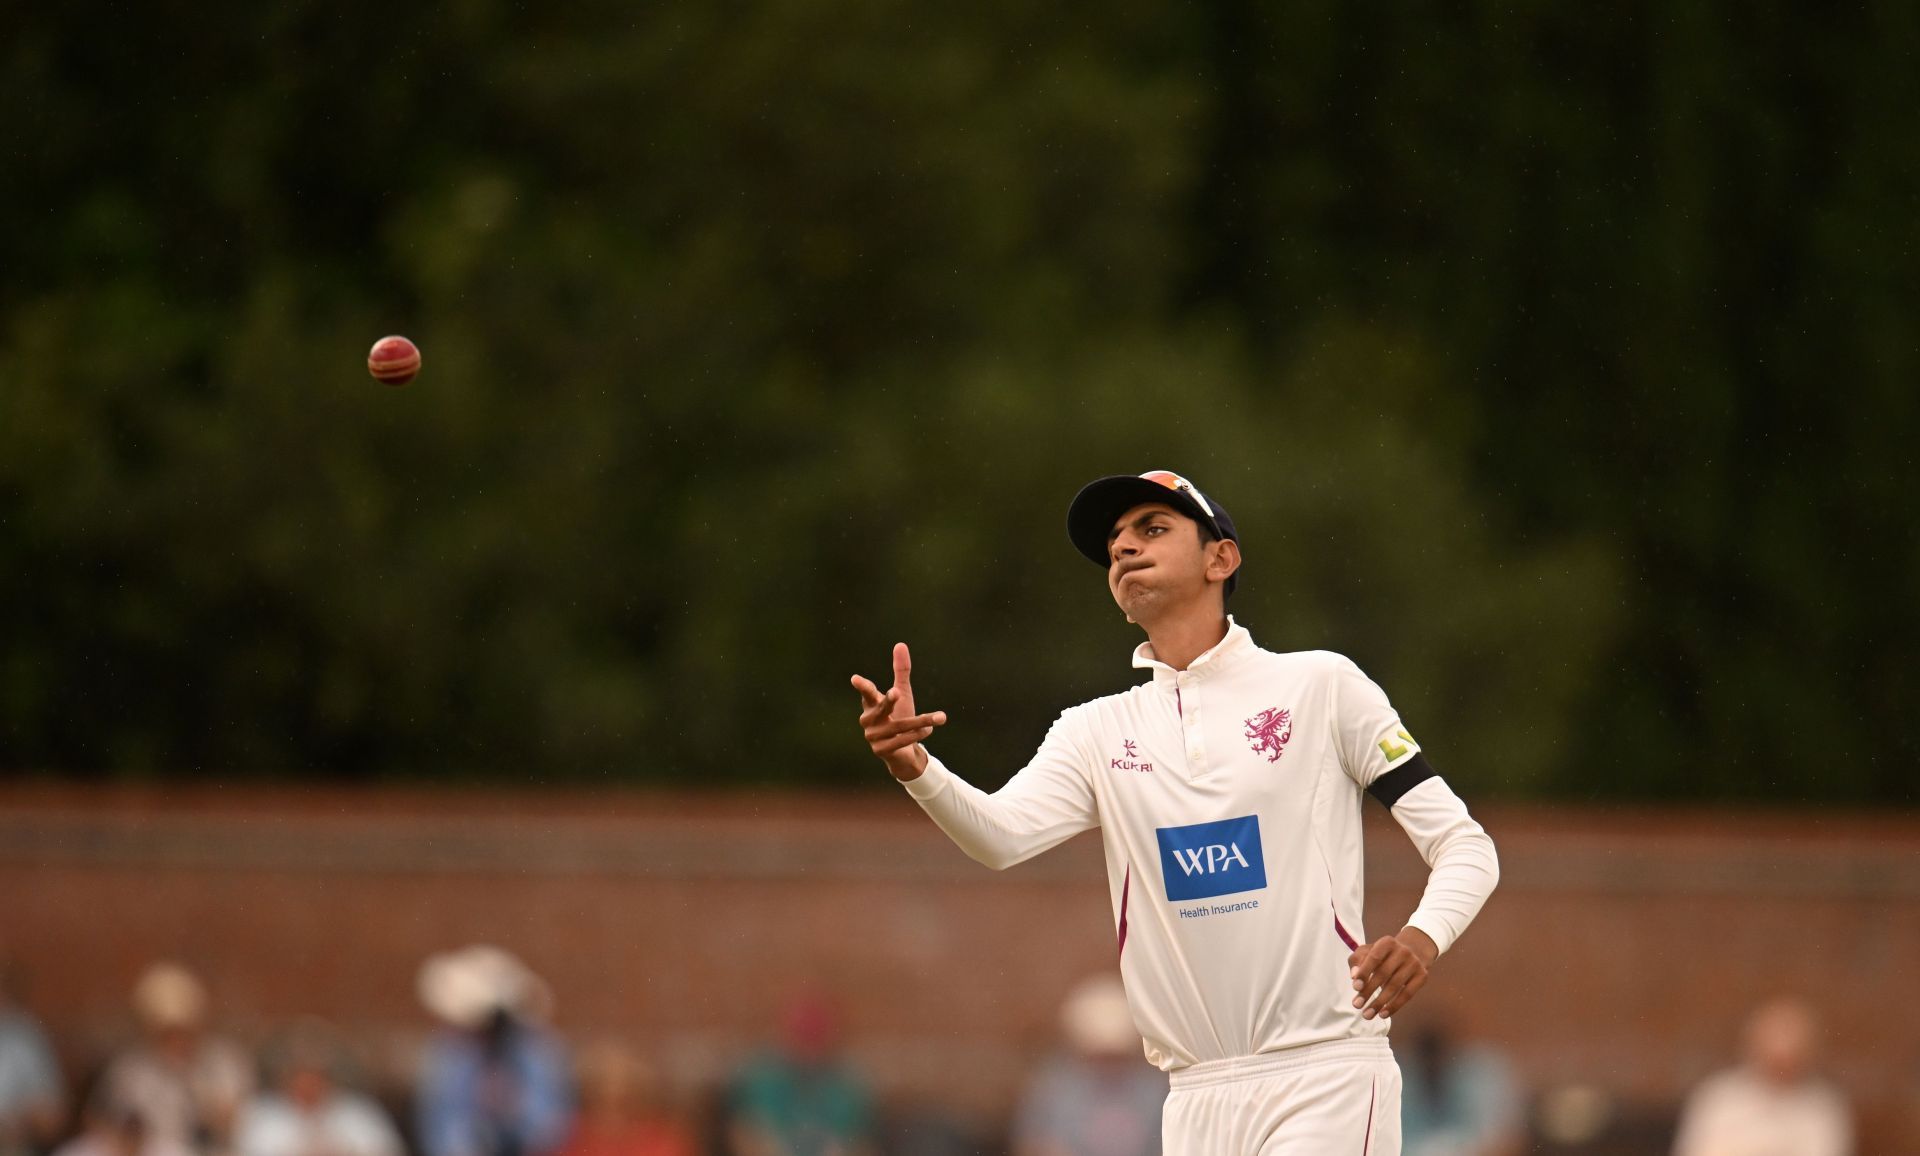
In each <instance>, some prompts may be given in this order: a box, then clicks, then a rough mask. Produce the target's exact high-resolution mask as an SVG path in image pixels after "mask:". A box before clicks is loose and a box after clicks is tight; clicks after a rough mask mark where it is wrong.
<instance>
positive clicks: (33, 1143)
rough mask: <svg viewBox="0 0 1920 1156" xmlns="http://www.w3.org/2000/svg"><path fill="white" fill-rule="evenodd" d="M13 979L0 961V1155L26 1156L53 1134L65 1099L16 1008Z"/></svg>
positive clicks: (32, 1026) (32, 1025)
mask: <svg viewBox="0 0 1920 1156" xmlns="http://www.w3.org/2000/svg"><path fill="white" fill-rule="evenodd" d="M14 978H15V977H14V972H13V968H12V966H11V965H10V964H7V963H5V962H4V961H0V1156H30V1154H32V1153H36V1152H41V1151H44V1150H45V1149H46V1146H47V1144H48V1143H49V1142H50V1141H51V1140H52V1139H53V1137H54V1133H55V1132H56V1131H57V1130H58V1129H59V1127H60V1125H61V1118H62V1116H64V1115H65V1113H66V1099H67V1094H66V1088H65V1085H64V1084H63V1083H62V1081H61V1079H60V1068H59V1065H57V1064H56V1063H54V1060H53V1052H52V1050H51V1049H49V1048H48V1047H47V1040H46V1037H45V1036H44V1035H43V1034H42V1033H41V1031H40V1025H39V1024H38V1023H36V1022H35V1021H34V1018H33V1017H32V1016H30V1015H28V1014H27V1010H26V1009H25V1008H24V1007H21V1006H20V1003H19V994H18V989H17V987H16V985H15V983H14Z"/></svg>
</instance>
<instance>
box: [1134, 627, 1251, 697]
mask: <svg viewBox="0 0 1920 1156" xmlns="http://www.w3.org/2000/svg"><path fill="white" fill-rule="evenodd" d="M1252 649H1253V635H1251V634H1248V633H1247V628H1246V627H1244V626H1242V625H1240V624H1239V623H1237V622H1235V621H1234V620H1233V615H1231V614H1229V615H1227V635H1226V637H1225V638H1222V639H1221V640H1220V641H1218V642H1216V643H1214V644H1213V646H1212V647H1210V648H1209V649H1207V650H1206V651H1205V652H1204V653H1202V654H1201V655H1200V657H1198V658H1196V659H1194V660H1193V661H1192V662H1191V663H1189V664H1188V666H1187V669H1186V671H1185V672H1184V673H1186V674H1188V675H1189V676H1192V677H1195V678H1198V677H1200V676H1201V675H1203V674H1204V673H1205V672H1206V671H1207V670H1209V669H1218V668H1222V667H1225V666H1226V665H1227V664H1228V663H1229V662H1230V661H1231V660H1232V659H1233V658H1234V657H1236V656H1237V655H1240V654H1242V653H1244V652H1246V651H1249V650H1252ZM1133 665H1134V666H1135V667H1137V668H1139V669H1141V670H1151V671H1153V681H1155V682H1172V681H1174V680H1175V679H1177V678H1179V677H1180V675H1181V674H1182V673H1183V672H1181V671H1178V670H1175V669H1173V668H1172V667H1171V666H1168V665H1167V664H1166V663H1164V662H1161V661H1160V660H1159V659H1157V658H1155V657H1154V656H1153V643H1151V642H1143V643H1141V644H1140V645H1138V646H1136V647H1134V648H1133Z"/></svg>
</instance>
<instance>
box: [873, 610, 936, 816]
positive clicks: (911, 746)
mask: <svg viewBox="0 0 1920 1156" xmlns="http://www.w3.org/2000/svg"><path fill="white" fill-rule="evenodd" d="M912 675H913V656H912V655H911V654H909V653H908V652H907V644H906V643H904V642H896V643H894V644H893V687H892V688H891V689H890V690H888V691H887V692H886V693H885V694H882V693H881V692H880V688H879V687H877V686H875V685H874V684H873V683H872V682H871V681H870V680H868V679H866V678H863V677H861V676H860V675H857V674H856V675H854V676H853V689H854V690H856V691H858V692H859V694H860V706H861V711H860V729H861V731H862V732H863V733H865V735H866V736H867V746H868V747H869V748H871V749H872V751H873V753H874V754H875V755H876V756H878V757H879V759H880V761H881V762H883V763H885V764H886V765H887V770H888V771H889V772H890V773H891V774H892V775H893V777H894V778H896V779H899V780H900V781H901V782H903V783H904V782H907V781H909V780H912V779H917V778H919V777H920V772H922V771H924V770H926V769H927V752H926V751H924V750H922V749H920V741H921V740H922V739H924V738H926V737H927V736H928V735H930V734H932V733H933V729H934V728H935V727H938V726H944V725H946V721H947V712H946V711H943V710H936V711H929V712H928V713H926V714H915V713H914V710H913V678H912Z"/></svg>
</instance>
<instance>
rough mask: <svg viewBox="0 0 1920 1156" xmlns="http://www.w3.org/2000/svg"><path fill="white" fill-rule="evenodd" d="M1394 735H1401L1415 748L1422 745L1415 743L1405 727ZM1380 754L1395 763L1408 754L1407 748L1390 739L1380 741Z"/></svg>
mask: <svg viewBox="0 0 1920 1156" xmlns="http://www.w3.org/2000/svg"><path fill="white" fill-rule="evenodd" d="M1393 733H1394V734H1396V735H1399V736H1400V737H1401V738H1402V739H1404V740H1406V741H1407V742H1408V743H1411V744H1412V745H1413V746H1416V747H1417V746H1419V745H1420V744H1419V743H1416V742H1414V741H1413V736H1412V735H1410V734H1408V733H1407V732H1406V728H1404V727H1403V728H1401V729H1399V730H1396V731H1394V732H1393ZM1380 753H1381V754H1383V755H1385V756H1387V761H1388V762H1393V761H1394V760H1395V759H1398V758H1400V757H1401V756H1403V755H1405V754H1406V753H1407V748H1406V747H1404V746H1402V745H1400V744H1399V743H1396V742H1394V741H1393V740H1392V739H1390V738H1386V739H1381V740H1380Z"/></svg>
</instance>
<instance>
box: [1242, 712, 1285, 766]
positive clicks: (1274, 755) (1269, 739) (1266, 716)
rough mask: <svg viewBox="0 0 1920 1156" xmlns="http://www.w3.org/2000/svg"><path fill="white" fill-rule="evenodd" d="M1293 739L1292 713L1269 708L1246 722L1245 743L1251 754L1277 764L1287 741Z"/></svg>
mask: <svg viewBox="0 0 1920 1156" xmlns="http://www.w3.org/2000/svg"><path fill="white" fill-rule="evenodd" d="M1292 737H1293V712H1292V711H1290V710H1281V709H1280V708H1279V707H1277V706H1270V707H1268V708H1267V709H1266V710H1263V711H1261V712H1260V713H1259V714H1257V715H1254V716H1253V717H1252V718H1250V719H1248V720H1247V742H1248V743H1250V744H1251V745H1252V746H1253V753H1254V754H1256V755H1265V756H1267V761H1268V762H1270V763H1277V762H1279V761H1280V756H1281V755H1282V754H1283V753H1285V749H1286V745H1287V740H1288V739H1290V738H1292Z"/></svg>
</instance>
